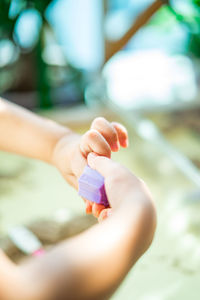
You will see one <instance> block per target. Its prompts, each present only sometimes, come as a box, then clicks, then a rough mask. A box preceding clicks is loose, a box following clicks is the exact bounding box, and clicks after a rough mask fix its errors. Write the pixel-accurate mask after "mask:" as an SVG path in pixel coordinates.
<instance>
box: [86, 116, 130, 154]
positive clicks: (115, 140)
mask: <svg viewBox="0 0 200 300" xmlns="http://www.w3.org/2000/svg"><path fill="white" fill-rule="evenodd" d="M91 129H95V130H97V131H98V132H100V133H101V134H102V135H103V137H104V138H105V140H106V141H107V142H108V144H109V145H110V148H111V150H112V151H113V152H116V151H118V150H119V148H120V145H121V146H122V147H124V148H126V147H127V146H128V133H127V130H126V128H125V127H124V126H123V125H121V124H119V123H117V122H113V123H110V122H108V121H107V120H106V119H104V118H102V117H99V118H96V119H95V120H94V121H93V122H92V125H91Z"/></svg>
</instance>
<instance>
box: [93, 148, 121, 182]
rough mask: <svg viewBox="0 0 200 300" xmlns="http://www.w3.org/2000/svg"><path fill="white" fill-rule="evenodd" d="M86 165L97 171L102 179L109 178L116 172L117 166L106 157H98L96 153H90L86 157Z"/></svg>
mask: <svg viewBox="0 0 200 300" xmlns="http://www.w3.org/2000/svg"><path fill="white" fill-rule="evenodd" d="M87 161H88V165H89V166H90V167H91V168H92V169H94V170H96V171H98V172H99V173H100V174H101V175H102V176H103V177H108V176H111V175H112V174H113V173H115V172H118V171H117V169H118V168H117V167H118V164H117V163H116V162H114V161H112V160H111V159H109V158H108V157H105V156H98V155H97V154H96V153H94V152H91V153H89V154H88V157H87Z"/></svg>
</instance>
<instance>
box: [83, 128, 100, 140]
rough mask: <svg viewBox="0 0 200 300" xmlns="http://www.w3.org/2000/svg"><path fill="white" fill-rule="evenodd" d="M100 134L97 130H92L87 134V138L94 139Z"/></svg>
mask: <svg viewBox="0 0 200 300" xmlns="http://www.w3.org/2000/svg"><path fill="white" fill-rule="evenodd" d="M98 135H99V134H98V132H97V131H96V130H95V129H90V130H89V131H88V132H87V133H86V136H87V138H89V139H94V138H96V137H97V136H98Z"/></svg>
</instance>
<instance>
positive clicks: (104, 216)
mask: <svg viewBox="0 0 200 300" xmlns="http://www.w3.org/2000/svg"><path fill="white" fill-rule="evenodd" d="M111 215H112V208H106V209H104V210H102V211H101V213H100V215H99V217H98V221H99V222H102V221H103V220H105V219H107V218H109V217H110V216H111Z"/></svg>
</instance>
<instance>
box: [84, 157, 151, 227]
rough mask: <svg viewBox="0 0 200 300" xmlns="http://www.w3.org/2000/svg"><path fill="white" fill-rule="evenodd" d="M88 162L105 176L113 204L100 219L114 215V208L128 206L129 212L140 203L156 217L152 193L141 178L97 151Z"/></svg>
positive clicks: (106, 186)
mask: <svg viewBox="0 0 200 300" xmlns="http://www.w3.org/2000/svg"><path fill="white" fill-rule="evenodd" d="M88 164H89V166H90V167H91V168H93V169H95V170H97V171H98V172H99V173H100V174H101V175H102V176H103V177H104V178H105V189H106V194H107V197H108V201H109V203H110V206H111V207H110V208H104V209H102V210H101V213H100V215H99V221H102V220H104V219H106V218H107V217H109V216H110V215H112V213H113V210H118V209H119V210H121V207H122V206H123V207H126V206H127V214H128V211H130V209H132V208H134V209H135V210H136V209H137V207H138V204H139V205H141V206H142V207H145V208H147V210H148V211H149V212H151V213H152V214H153V215H154V217H155V209H154V205H153V202H152V199H151V194H150V192H149V190H148V188H147V186H146V185H145V183H144V182H143V181H142V180H141V179H139V178H137V177H136V176H135V175H134V174H132V173H131V172H130V171H129V170H128V169H126V168H125V167H123V166H121V165H120V164H118V163H116V162H114V161H112V160H111V159H108V158H107V157H102V156H97V155H96V154H95V153H90V154H89V155H88Z"/></svg>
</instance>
